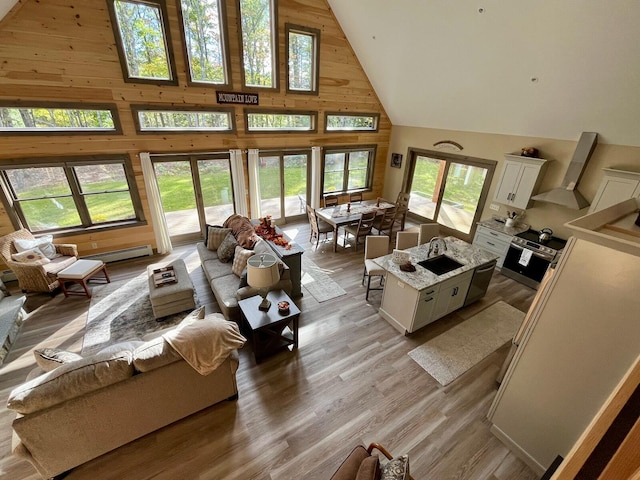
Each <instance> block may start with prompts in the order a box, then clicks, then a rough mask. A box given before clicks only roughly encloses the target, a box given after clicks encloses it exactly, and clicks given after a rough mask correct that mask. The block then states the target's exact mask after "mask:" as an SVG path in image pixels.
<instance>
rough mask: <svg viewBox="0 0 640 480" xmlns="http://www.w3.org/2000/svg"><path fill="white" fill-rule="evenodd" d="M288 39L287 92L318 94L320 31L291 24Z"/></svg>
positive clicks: (287, 34) (287, 25)
mask: <svg viewBox="0 0 640 480" xmlns="http://www.w3.org/2000/svg"><path fill="white" fill-rule="evenodd" d="M285 30H286V38H287V50H286V51H287V91H288V92H292V93H309V94H314V95H317V94H318V75H319V74H318V72H319V65H320V54H319V52H320V30H316V29H314V28H308V27H300V26H298V25H291V24H289V23H287V24H286V26H285Z"/></svg>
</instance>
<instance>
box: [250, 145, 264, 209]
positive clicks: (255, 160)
mask: <svg viewBox="0 0 640 480" xmlns="http://www.w3.org/2000/svg"><path fill="white" fill-rule="evenodd" d="M247 158H248V165H249V201H250V204H251V218H260V217H262V209H261V208H260V171H259V169H260V151H259V150H257V149H255V148H252V149H249V155H248V156H247Z"/></svg>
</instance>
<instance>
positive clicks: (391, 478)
mask: <svg viewBox="0 0 640 480" xmlns="http://www.w3.org/2000/svg"><path fill="white" fill-rule="evenodd" d="M374 449H375V450H378V451H379V452H380V453H382V454H383V455H384V457H385V458H386V460H387V461H386V462H385V463H382V464H381V463H380V459H379V458H378V455H377V454H375V455H374V454H373V450H374ZM331 480H413V477H412V476H411V475H410V473H409V457H408V456H406V455H402V456H399V457H396V458H394V457H393V456H392V455H391V454H390V453H389V451H388V450H387V449H386V448H384V447H383V446H382V445H379V444H377V443H372V444H370V445H369V447H368V448H364V447H363V446H362V445H358V446H357V447H355V448H354V449H353V450H352V451H351V453H350V454H349V456H348V457H347V458H346V459H345V460H344V461H343V462H342V464H341V465H340V467H339V468H338V470H337V471H336V472H335V473H334V474H333V476H332V477H331Z"/></svg>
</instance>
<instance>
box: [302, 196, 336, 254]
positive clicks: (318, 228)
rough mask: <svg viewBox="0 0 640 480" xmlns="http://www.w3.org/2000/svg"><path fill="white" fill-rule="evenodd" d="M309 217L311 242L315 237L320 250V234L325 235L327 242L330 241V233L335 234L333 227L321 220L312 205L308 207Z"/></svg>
mask: <svg viewBox="0 0 640 480" xmlns="http://www.w3.org/2000/svg"><path fill="white" fill-rule="evenodd" d="M307 217H309V241H311V240H313V238H314V237H315V239H316V248H318V243H320V234H321V233H324V238H325V240H326V239H328V238H329V237H328V235H329V232H333V227H332V226H331V225H329V224H328V223H327V222H325V221H322V220H320V219H319V218H318V216H317V215H316V211H315V210H314V209H313V207H312V206H311V205H307Z"/></svg>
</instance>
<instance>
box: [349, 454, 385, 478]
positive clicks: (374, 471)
mask: <svg viewBox="0 0 640 480" xmlns="http://www.w3.org/2000/svg"><path fill="white" fill-rule="evenodd" d="M380 475H381V472H380V462H379V460H378V456H377V455H373V456H371V457H368V458H365V459H364V460H363V461H362V463H361V464H360V468H358V474H357V475H356V477H355V480H380Z"/></svg>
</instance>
